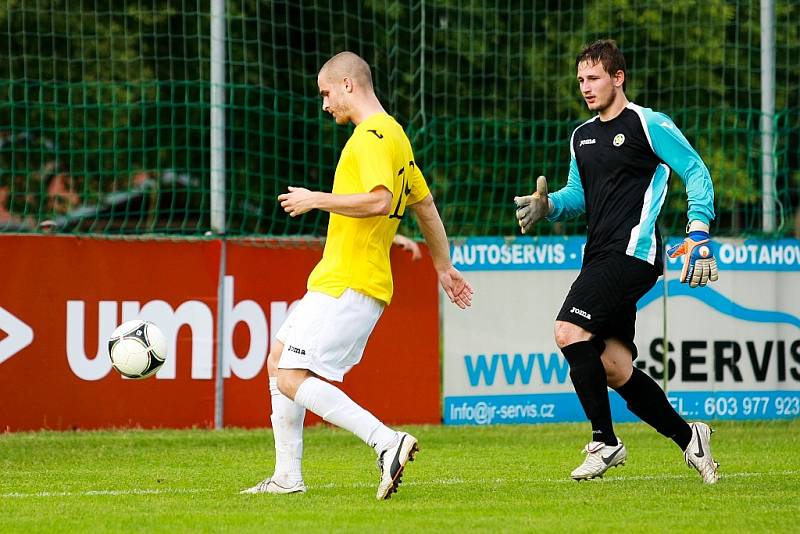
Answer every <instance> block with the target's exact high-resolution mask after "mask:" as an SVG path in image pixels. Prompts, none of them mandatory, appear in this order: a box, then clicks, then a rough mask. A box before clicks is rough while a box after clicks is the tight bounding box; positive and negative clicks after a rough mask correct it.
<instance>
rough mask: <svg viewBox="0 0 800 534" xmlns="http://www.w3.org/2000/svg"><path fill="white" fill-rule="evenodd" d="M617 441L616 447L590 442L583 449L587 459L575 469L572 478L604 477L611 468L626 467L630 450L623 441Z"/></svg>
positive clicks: (600, 442) (599, 442)
mask: <svg viewBox="0 0 800 534" xmlns="http://www.w3.org/2000/svg"><path fill="white" fill-rule="evenodd" d="M617 441H618V442H619V443H618V444H617V445H614V446H611V445H606V444H605V443H603V442H602V441H590V442H589V443H588V444H587V445H586V447H584V448H583V452H585V453H586V459H585V460H584V461H583V463H582V464H581V465H579V466H578V467H576V468H575V470H574V471H573V472H572V474H571V475H570V476H571V477H572V478H573V479H574V480H589V479H591V478H598V477H602V476H603V473H605V472H606V471H608V469H609V468H610V467H615V466H618V465H625V460H627V459H628V449H626V448H625V445H623V443H622V440H621V439H617Z"/></svg>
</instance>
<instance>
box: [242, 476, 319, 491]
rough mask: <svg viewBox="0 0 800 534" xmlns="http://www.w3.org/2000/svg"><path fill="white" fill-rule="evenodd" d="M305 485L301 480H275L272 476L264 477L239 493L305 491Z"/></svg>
mask: <svg viewBox="0 0 800 534" xmlns="http://www.w3.org/2000/svg"><path fill="white" fill-rule="evenodd" d="M305 492H306V485H305V484H304V483H303V481H302V480H298V481H296V482H277V481H275V480H274V479H272V478H265V479H264V480H262V481H261V482H259V483H258V484H256V485H255V486H253V487H252V488H247V489H246V490H242V491H240V492H239V493H273V494H285V493H305Z"/></svg>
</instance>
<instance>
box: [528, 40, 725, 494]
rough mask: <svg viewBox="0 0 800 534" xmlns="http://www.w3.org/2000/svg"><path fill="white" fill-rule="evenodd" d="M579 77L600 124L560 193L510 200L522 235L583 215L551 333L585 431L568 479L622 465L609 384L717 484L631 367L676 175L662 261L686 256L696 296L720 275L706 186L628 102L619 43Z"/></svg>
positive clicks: (606, 47)
mask: <svg viewBox="0 0 800 534" xmlns="http://www.w3.org/2000/svg"><path fill="white" fill-rule="evenodd" d="M575 67H576V69H577V78H578V84H579V86H580V91H581V95H582V96H583V98H584V100H585V101H586V104H587V106H588V107H589V109H590V110H591V111H594V112H597V115H595V116H594V117H592V118H591V119H589V120H588V121H586V122H585V123H583V124H581V125H580V126H578V127H577V128H576V129H575V131H574V132H573V133H572V138H571V140H570V154H571V159H570V167H569V177H568V180H567V185H566V186H565V187H564V188H563V189H561V190H559V191H556V192H554V193H552V194H548V191H547V180H546V179H545V178H544V177H543V176H540V177H539V178H538V180H537V184H536V192H535V193H534V194H532V195H528V196H520V197H516V198H515V199H514V201H515V202H516V205H517V219H518V221H519V224H520V228H521V229H522V232H523V233H530V231H531V230H532V228H533V225H534V224H536V222H538V221H539V220H541V219H547V220H549V221H558V220H563V219H566V218H569V217H573V216H576V215H580V214H582V213H585V214H586V221H587V240H586V249H585V254H584V258H583V266H582V268H581V272H580V274H579V275H578V278H577V279H576V280H575V282H574V283H573V284H572V287H571V288H570V291H569V294H568V295H567V297H566V299H565V301H564V305H563V307H562V308H561V311H560V312H559V314H558V317H557V319H556V324H555V338H556V343H557V344H558V346H559V348H560V349H561V351H562V352H563V354H564V357H565V358H566V360H567V362H568V363H569V366H570V378H571V379H572V383H573V385H574V387H575V392H576V393H577V394H578V398H579V399H580V402H581V405H582V406H583V410H584V412H585V413H586V417H587V418H588V419H589V421H590V422H591V424H592V439H591V440H590V442H589V443H588V444H587V445H586V447H585V449H584V450H585V452H586V455H587V456H586V459H585V460H584V462H583V463H582V464H581V465H580V466H578V467H577V468H576V469H575V470H574V471H573V472H572V478H574V479H575V480H584V479H590V478H594V477H600V476H602V475H603V473H605V472H606V470H608V468H609V467H613V466H616V465H622V464H624V463H625V460H626V459H627V449H626V448H625V445H624V444H623V443H622V441H621V440H620V439H619V438H618V437H617V436H616V435H615V434H614V428H613V424H612V422H611V409H610V406H609V400H608V390H607V388H608V386H610V387H612V388H614V389H615V390H616V391H617V392H618V393H619V394H620V395H621V396H622V398H623V399H625V401H626V402H627V405H628V408H629V409H630V410H631V412H633V413H634V414H636V415H637V416H638V417H639V418H640V419H642V420H643V421H644V422H646V423H647V424H649V425H650V426H652V427H653V428H655V429H656V430H657V431H658V432H660V433H661V434H663V435H664V436H666V437H668V438H670V439H672V440H673V441H674V442H675V443H676V444H677V445H678V446H679V447H680V448H681V450H682V451H683V452H684V459H685V461H686V463H687V464H688V465H689V466H691V467H694V468H695V469H697V471H698V472H699V473H700V475H701V476H702V478H703V481H704V482H706V483H708V484H713V483H715V482H716V481H717V479H718V476H717V467H718V464H717V463H716V462H715V461H714V459H713V458H712V456H711V448H710V444H709V441H710V435H711V429H710V428H709V426H708V425H706V424H705V423H700V422H695V423H687V422H686V421H684V420H683V419H682V418H681V416H680V415H678V413H677V412H676V411H675V409H674V408H673V407H672V405H670V403H669V401H668V399H667V397H666V395H665V394H664V392H663V391H662V390H661V388H660V387H659V386H658V384H656V382H655V381H653V379H652V378H650V377H649V376H647V375H646V374H645V373H643V372H642V371H640V370H639V369H637V368H635V367H634V366H633V360H635V359H636V356H637V350H636V346H635V345H634V344H633V339H634V327H635V321H636V303H637V301H638V300H639V298H641V297H642V296H643V295H644V294H645V293H647V291H649V290H650V288H652V287H653V286H654V285H655V283H656V280H657V279H658V277H659V276H660V273H661V272H662V269H663V261H664V259H663V255H662V249H663V245H662V241H661V235H660V234H659V231H658V227H657V225H656V219H657V218H658V215H659V213H660V211H661V208H662V206H663V204H664V199H665V198H666V194H667V189H668V188H667V185H668V179H669V176H670V172H671V170H673V171H675V172H676V173H677V174H678V175H679V176H680V177H681V179H682V180H683V182H684V184H685V185H686V193H687V196H688V206H689V209H688V226H687V231H688V236H687V237H686V239H685V240H684V241H683V242H682V243H681V244H680V245H679V246H677V247H674V248H673V249H671V250H670V251H669V253H670V255H671V256H672V257H677V256H680V255H683V254H685V261H684V267H683V271H682V272H681V281H682V282H685V283H689V284H690V285H691V286H692V287H696V286H698V285H699V286H704V285H706V284H707V283H708V282H710V281H714V280H716V279H717V277H718V275H717V264H716V260H715V259H714V256H713V253H712V252H711V248H710V246H709V243H710V241H709V235H708V231H709V222H710V221H711V220H712V219H713V218H714V188H713V185H712V182H711V176H710V175H709V172H708V169H707V168H706V166H705V164H704V163H703V161H702V159H701V158H700V156H699V155H698V154H697V152H696V151H695V150H694V149H693V148H692V146H691V145H690V144H689V142H688V141H687V140H686V138H685V137H684V136H683V134H682V133H681V132H680V130H678V127H677V126H676V125H675V124H674V123H673V122H672V120H671V119H670V118H669V117H667V116H666V115H664V114H662V113H657V112H655V111H653V110H651V109H649V108H643V107H640V106H637V105H636V104H634V103H632V102H629V101H628V99H627V98H626V96H625V71H626V69H625V58H624V57H623V55H622V52H620V50H619V49H618V48H617V45H616V43H615V42H614V41H611V40H600V41H596V42H594V43H592V44H591V45H589V46H588V47H586V48H585V49H584V50H583V51H581V53H580V54H579V55H578V57H577V58H576V60H575Z"/></svg>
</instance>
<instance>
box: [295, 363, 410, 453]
mask: <svg viewBox="0 0 800 534" xmlns="http://www.w3.org/2000/svg"><path fill="white" fill-rule="evenodd" d="M294 400H295V402H296V403H298V404H302V405H303V406H305V407H306V408H307V409H309V410H311V411H312V412H314V413H315V414H317V415H318V416H320V417H322V418H323V419H324V420H325V421H328V422H329V423H333V424H334V425H336V426H338V427H340V428H343V429H345V430H349V431H350V432H352V433H353V434H355V435H356V436H358V437H359V438H361V439H362V440H363V441H364V443H366V444H367V445H369V446H370V447H372V448H373V449H375V452H377V453H381V452H383V451H385V450H386V449H388V448H389V447H390V446H391V445H392V444H393V442H394V441H395V440H396V439H397V432H395V431H394V430H392V429H391V428H389V427H387V426H386V425H384V424H383V423H381V422H380V421H378V419H377V418H376V417H375V416H374V415H372V414H371V413H369V412H368V411H367V410H365V409H364V408H362V407H361V406H359V405H358V404H356V403H355V402H353V400H352V399H351V398H350V397H348V396H347V395H345V393H344V392H343V391H342V390H340V389H339V388H337V387H336V386H334V385H333V384H329V383H328V382H325V381H323V380H320V379H319V378H314V377H310V378H306V379H305V380H304V381H303V383H302V384H300V387H299V388H297V393H295V395H294Z"/></svg>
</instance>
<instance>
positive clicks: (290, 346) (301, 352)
mask: <svg viewBox="0 0 800 534" xmlns="http://www.w3.org/2000/svg"><path fill="white" fill-rule="evenodd" d="M288 350H289V352H294V353H295V354H300V355H301V356H305V355H306V351H305V349H298V348H297V347H294V346H292V345H289V349H288Z"/></svg>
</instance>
